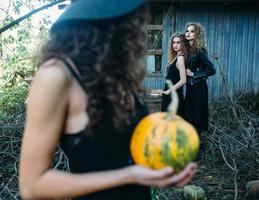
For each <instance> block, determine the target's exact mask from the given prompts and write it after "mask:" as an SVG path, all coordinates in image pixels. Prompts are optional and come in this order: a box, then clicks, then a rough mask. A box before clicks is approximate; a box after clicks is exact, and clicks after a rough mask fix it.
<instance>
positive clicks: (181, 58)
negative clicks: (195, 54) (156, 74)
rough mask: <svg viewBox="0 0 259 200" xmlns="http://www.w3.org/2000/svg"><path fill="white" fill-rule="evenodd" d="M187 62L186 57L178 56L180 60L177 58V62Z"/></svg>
mask: <svg viewBox="0 0 259 200" xmlns="http://www.w3.org/2000/svg"><path fill="white" fill-rule="evenodd" d="M184 60H185V58H184V56H183V55H180V56H178V58H177V61H181V62H182V61H184Z"/></svg>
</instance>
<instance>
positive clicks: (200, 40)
mask: <svg viewBox="0 0 259 200" xmlns="http://www.w3.org/2000/svg"><path fill="white" fill-rule="evenodd" d="M190 26H193V27H194V30H195V33H196V37H195V39H194V42H193V45H192V46H190V47H189V49H190V51H191V52H196V51H200V50H201V49H202V48H205V46H206V45H205V33H204V28H203V26H202V25H201V24H200V23H193V22H189V23H187V24H186V25H185V31H186V30H187V28H188V27H190Z"/></svg>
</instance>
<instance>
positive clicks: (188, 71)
mask: <svg viewBox="0 0 259 200" xmlns="http://www.w3.org/2000/svg"><path fill="white" fill-rule="evenodd" d="M186 74H187V76H194V73H193V72H192V71H191V70H190V69H186Z"/></svg>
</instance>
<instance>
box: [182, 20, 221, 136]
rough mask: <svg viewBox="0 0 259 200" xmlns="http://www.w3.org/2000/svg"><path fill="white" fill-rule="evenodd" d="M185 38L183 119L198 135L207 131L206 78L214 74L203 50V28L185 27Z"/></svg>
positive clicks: (188, 25)
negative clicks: (185, 80)
mask: <svg viewBox="0 0 259 200" xmlns="http://www.w3.org/2000/svg"><path fill="white" fill-rule="evenodd" d="M185 37H186V40H187V41H188V43H189V46H188V48H187V52H188V54H187V60H186V68H187V69H186V74H187V84H186V96H185V102H184V104H185V106H184V107H185V108H184V110H185V118H186V120H187V121H189V122H190V123H191V124H192V125H194V127H195V128H196V129H197V131H198V133H201V131H207V130H208V86H207V81H206V80H207V78H208V76H212V75H214V74H215V73H216V70H215V68H214V66H213V64H212V62H211V61H210V60H209V59H208V53H207V50H206V49H205V42H204V31H203V27H202V26H201V25H200V24H198V23H188V24H186V26H185Z"/></svg>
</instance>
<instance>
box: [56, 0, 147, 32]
mask: <svg viewBox="0 0 259 200" xmlns="http://www.w3.org/2000/svg"><path fill="white" fill-rule="evenodd" d="M143 4H145V0H77V1H74V2H73V3H72V4H71V5H69V6H68V7H67V8H66V10H65V11H64V13H63V14H62V15H61V16H60V17H59V18H58V19H57V21H56V22H55V23H54V24H53V26H52V27H51V29H52V31H53V29H56V28H58V27H59V25H62V24H65V23H66V22H76V21H81V22H82V21H100V20H110V19H116V18H119V17H122V16H124V15H127V14H129V13H131V12H133V11H134V10H136V9H137V8H138V7H140V6H141V5H143Z"/></svg>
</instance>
